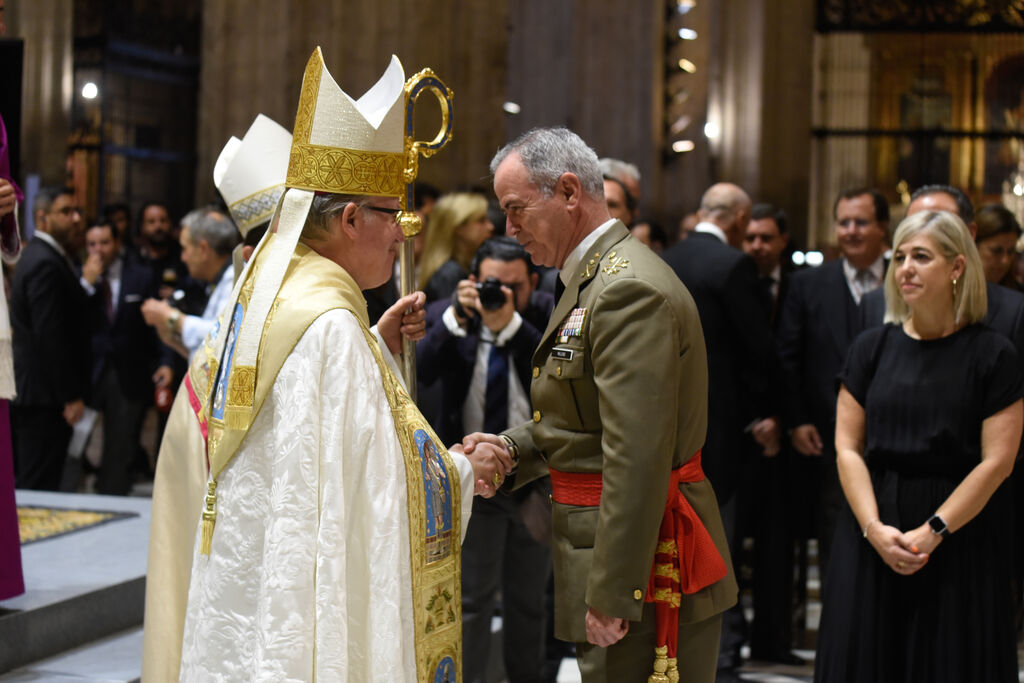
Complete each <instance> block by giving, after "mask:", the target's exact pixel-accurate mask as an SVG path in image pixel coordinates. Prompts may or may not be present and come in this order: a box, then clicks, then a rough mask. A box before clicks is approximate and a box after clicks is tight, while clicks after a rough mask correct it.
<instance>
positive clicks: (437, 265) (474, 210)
mask: <svg viewBox="0 0 1024 683" xmlns="http://www.w3.org/2000/svg"><path fill="white" fill-rule="evenodd" d="M427 228H428V229H427V243H426V245H425V246H424V248H423V261H422V263H421V265H420V270H419V287H420V289H422V290H423V291H424V293H425V294H426V295H427V302H428V303H429V302H431V301H437V300H439V299H447V298H448V297H450V296H451V295H452V292H454V291H455V287H456V285H458V283H459V281H460V280H465V279H466V276H467V275H468V274H469V265H470V263H471V262H472V261H473V254H475V253H476V250H477V248H478V247H479V246H480V245H481V244H483V243H484V240H486V239H487V238H488V237H490V236H491V234H492V233H493V232H494V224H493V223H491V221H490V219H488V218H487V199H486V198H484V196H483V195H481V194H476V193H469V192H456V193H453V194H446V195H444V196H443V197H441V198H440V199H439V200H438V201H437V203H436V204H435V205H434V209H433V211H431V212H430V221H429V223H428V225H427Z"/></svg>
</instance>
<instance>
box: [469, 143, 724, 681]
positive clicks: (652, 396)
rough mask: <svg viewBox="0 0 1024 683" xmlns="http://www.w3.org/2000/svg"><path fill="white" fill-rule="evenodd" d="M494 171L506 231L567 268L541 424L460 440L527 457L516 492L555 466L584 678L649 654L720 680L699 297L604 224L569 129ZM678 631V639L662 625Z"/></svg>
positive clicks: (625, 670)
mask: <svg viewBox="0 0 1024 683" xmlns="http://www.w3.org/2000/svg"><path fill="white" fill-rule="evenodd" d="M491 171H492V172H493V173H494V190H495V194H496V195H497V197H498V200H499V202H500V203H501V207H502V209H504V211H505V213H506V215H507V232H508V234H509V235H511V236H513V237H515V238H516V239H517V240H518V241H519V242H520V243H521V244H522V245H523V246H524V247H525V248H526V250H527V251H528V252H529V253H530V255H531V256H532V258H533V260H534V262H535V263H538V264H541V265H547V266H554V267H557V268H559V269H560V271H561V272H560V274H559V287H558V288H559V289H560V290H561V288H562V287H563V286H564V291H562V292H561V294H560V297H559V298H558V301H557V303H556V306H555V310H554V312H553V314H552V317H551V320H550V322H549V324H548V327H547V329H546V330H545V332H544V333H543V335H542V337H541V342H540V346H539V347H538V349H537V351H536V353H535V355H534V359H533V384H532V388H531V398H532V403H533V407H534V413H533V419H532V421H531V422H528V423H526V424H524V425H522V426H519V427H515V428H513V429H510V430H508V431H507V432H505V433H503V434H501V435H491V434H480V433H477V434H471V435H469V436H467V437H466V438H465V439H464V441H463V444H464V447H465V449H466V452H472V450H473V449H476V448H487V449H504V450H505V451H507V453H508V454H509V455H510V456H512V457H513V458H518V470H517V471H516V475H515V482H514V485H515V486H521V485H523V484H525V483H527V482H529V481H532V480H533V479H535V478H537V477H540V476H543V475H545V474H548V473H549V471H550V474H551V479H552V487H553V494H552V500H553V557H554V566H555V635H556V636H557V637H558V638H561V639H563V640H569V641H575V642H576V643H577V657H578V659H579V664H580V670H581V672H582V674H583V681H585V682H586V683H591V682H598V681H600V682H604V681H640V680H646V676H647V675H648V674H650V673H651V671H652V663H653V667H654V669H655V671H664V670H665V669H666V668H668V669H669V670H670V675H671V669H672V668H673V667H674V666H678V669H679V673H680V674H681V680H685V681H708V682H709V683H710V682H711V681H713V680H714V676H715V663H716V657H717V651H718V638H719V632H720V630H721V614H722V612H723V611H725V610H726V609H727V608H729V607H730V606H732V605H733V604H735V602H736V599H737V588H736V581H735V578H734V576H733V572H732V568H731V562H730V560H729V553H728V549H727V547H726V541H725V534H724V532H723V530H722V522H721V518H720V516H719V512H718V507H717V503H716V502H715V495H714V492H713V491H712V488H711V484H710V482H708V480H707V479H706V478H704V475H703V472H702V471H701V467H700V449H701V446H702V445H703V443H704V437H705V434H706V431H707V396H708V385H707V357H706V354H705V349H704V338H703V334H702V332H701V326H700V319H699V317H698V315H697V309H696V306H695V305H694V302H693V299H692V298H691V297H690V294H689V292H688V291H687V290H686V288H685V287H684V286H683V285H682V283H681V282H680V281H679V278H678V277H676V275H675V274H674V273H673V272H672V270H670V269H669V268H668V266H666V265H665V263H663V262H662V260H661V259H660V258H658V256H656V255H655V254H654V253H653V252H652V251H650V250H649V249H647V248H646V247H644V246H643V244H641V243H640V242H639V241H637V240H636V239H634V238H633V237H631V236H630V234H629V231H628V230H627V229H626V226H625V225H623V224H622V222H621V221H618V220H612V219H611V218H610V216H609V214H608V208H607V206H606V204H605V199H604V196H603V195H604V190H603V183H602V178H601V172H600V169H599V165H598V159H597V155H596V154H595V153H594V151H593V150H592V149H590V148H589V147H588V146H587V145H586V143H585V142H583V140H581V139H580V138H579V137H578V136H577V135H575V134H574V133H572V132H571V131H569V130H566V129H564V128H555V129H535V130H532V131H529V132H528V133H525V134H524V135H523V136H522V137H520V138H519V139H517V140H515V141H514V142H512V143H510V144H509V145H507V146H506V147H504V148H503V149H501V150H500V151H499V152H498V153H497V155H496V156H495V157H494V159H493V160H492V162H491ZM497 479H498V477H496V481H495V484H500V483H501V482H500V481H497ZM673 527H675V530H673ZM656 552H657V555H656ZM652 567H653V569H652ZM662 610H669V611H667V612H665V614H668V615H670V616H669V617H668V618H664V619H658V618H656V615H661V614H662ZM676 611H677V612H678V616H676ZM656 621H661V622H663V623H667V624H669V626H668V627H665V626H663V627H662V628H661V630H659V629H658V628H656ZM676 627H678V648H676V646H675V644H674V643H673V637H672V636H673V635H675V633H666V632H663V631H674V630H675V628H676ZM666 639H667V641H668V645H667V648H666V649H667V659H668V662H667V663H666V661H665V660H666V650H665V649H662V650H660V651H659V653H658V660H659V661H656V660H655V647H656V646H664V645H666ZM673 658H674V659H675V660H676V661H675V662H673V661H672V659H673ZM659 667H660V669H659Z"/></svg>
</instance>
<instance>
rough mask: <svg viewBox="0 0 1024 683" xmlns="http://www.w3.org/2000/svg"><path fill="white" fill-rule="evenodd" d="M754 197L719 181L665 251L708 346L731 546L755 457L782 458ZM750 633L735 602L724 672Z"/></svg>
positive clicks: (727, 626) (722, 501) (712, 435)
mask: <svg viewBox="0 0 1024 683" xmlns="http://www.w3.org/2000/svg"><path fill="white" fill-rule="evenodd" d="M750 211H751V202H750V197H748V196H747V193H746V192H744V191H743V189H742V188H740V187H739V186H737V185H733V184H732V183H717V184H715V185H712V186H711V187H710V188H708V190H707V191H706V192H705V193H704V196H703V197H702V198H701V203H700V210H699V211H698V216H699V217H700V222H699V223H697V227H696V229H695V230H694V232H693V234H692V235H690V237H689V238H687V239H686V240H684V241H682V242H678V243H677V244H676V245H674V246H673V247H672V248H670V249H668V250H667V251H666V252H665V253H664V254H663V257H664V259H665V261H666V262H668V264H669V265H670V266H671V267H672V269H673V270H675V272H676V274H677V275H678V276H679V279H680V280H682V281H683V284H685V285H686V288H687V289H689V290H690V294H692V295H693V299H694V301H695V302H696V303H697V310H698V312H699V313H700V322H701V326H702V327H703V328H704V342H705V345H706V347H707V350H708V387H709V395H708V437H707V441H706V442H705V445H704V450H703V454H702V457H703V462H704V463H705V464H704V469H705V472H706V473H707V475H708V478H709V479H710V480H711V483H712V485H713V486H714V487H715V494H716V495H717V496H718V505H719V508H720V509H721V511H722V521H723V523H724V524H725V531H726V535H727V538H728V541H729V550H730V552H733V553H735V552H737V551H738V550H739V548H738V545H739V543H740V542H741V540H742V539H741V537H740V534H739V532H738V529H737V524H736V509H737V505H738V504H737V498H738V497H739V495H740V491H741V490H742V489H741V487H740V484H741V481H742V475H743V473H744V471H748V470H750V469H751V467H750V465H751V464H753V463H752V458H760V457H775V455H777V454H778V452H779V441H780V430H779V426H778V420H777V419H775V418H774V417H773V415H772V413H773V411H774V406H775V401H774V400H773V397H772V391H773V390H774V388H775V387H777V386H778V384H777V383H776V382H775V381H774V380H773V378H771V377H769V376H767V374H766V372H767V371H769V369H772V368H777V367H778V362H777V360H775V358H774V352H773V350H772V341H771V332H770V328H769V322H768V311H767V310H766V309H765V307H764V305H763V303H762V301H763V295H762V290H761V286H760V283H759V282H758V279H757V266H756V265H755V264H754V261H753V259H751V258H750V257H749V256H747V255H746V254H744V253H743V251H742V250H741V249H740V246H741V245H742V243H743V238H744V236H745V234H746V229H747V224H748V223H749V222H750ZM744 631H745V627H744V619H743V612H742V610H740V609H736V608H734V609H733V610H730V611H729V612H727V613H726V615H725V617H724V620H723V623H722V642H721V647H720V655H719V667H718V668H719V678H720V680H721V679H724V678H727V677H728V676H729V675H732V673H733V672H734V671H735V668H736V667H737V666H738V665H739V663H740V657H739V649H740V646H741V645H742V643H743V640H744V636H743V632H744Z"/></svg>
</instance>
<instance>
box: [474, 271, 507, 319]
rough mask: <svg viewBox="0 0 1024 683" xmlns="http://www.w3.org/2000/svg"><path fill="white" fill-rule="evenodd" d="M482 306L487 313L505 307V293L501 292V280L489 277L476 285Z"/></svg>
mask: <svg viewBox="0 0 1024 683" xmlns="http://www.w3.org/2000/svg"><path fill="white" fill-rule="evenodd" d="M476 290H477V293H478V294H479V295H480V305H481V306H483V307H484V310H485V311H496V310H498V309H499V308H501V307H502V306H504V305H505V292H503V291H501V280H499V279H498V278H496V277H489V278H487V279H486V280H484V281H483V282H479V283H477V285H476Z"/></svg>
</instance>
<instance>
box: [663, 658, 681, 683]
mask: <svg viewBox="0 0 1024 683" xmlns="http://www.w3.org/2000/svg"><path fill="white" fill-rule="evenodd" d="M665 675H666V676H668V682H669V683H679V669H678V668H676V658H675V657H669V658H668V672H667V673H666V674H665Z"/></svg>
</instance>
